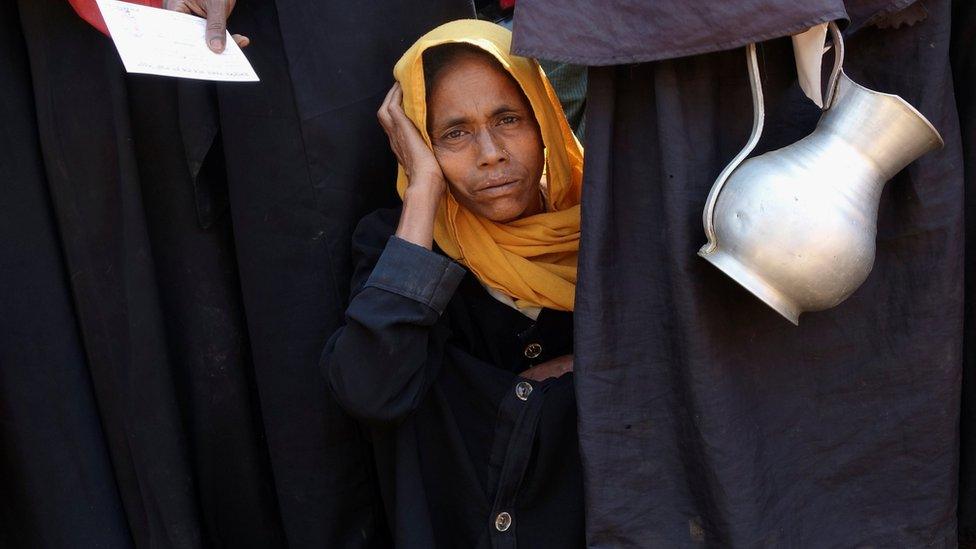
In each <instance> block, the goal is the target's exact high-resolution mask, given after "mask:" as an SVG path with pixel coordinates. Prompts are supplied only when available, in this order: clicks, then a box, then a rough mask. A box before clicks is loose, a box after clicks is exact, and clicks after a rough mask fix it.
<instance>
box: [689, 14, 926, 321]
mask: <svg viewBox="0 0 976 549" xmlns="http://www.w3.org/2000/svg"><path fill="white" fill-rule="evenodd" d="M830 33H831V37H832V42H833V49H834V51H835V54H834V67H833V71H832V74H831V77H830V80H829V81H828V85H827V98H826V101H825V102H824V113H823V115H822V116H821V118H820V121H819V123H818V124H817V127H816V129H815V130H814V131H813V133H812V134H810V135H808V136H807V137H805V138H803V139H801V140H800V141H797V142H796V143H793V144H792V145H789V146H786V147H784V148H782V149H779V150H775V151H771V152H768V153H765V154H762V155H759V156H757V157H754V158H750V159H748V160H746V157H747V156H748V155H749V153H750V152H752V150H753V148H754V147H755V146H756V143H757V142H758V141H759V136H760V135H761V134H762V127H763V118H764V116H765V114H764V106H763V94H762V83H761V82H760V78H759V68H758V62H757V60H756V46H755V44H750V45H749V46H748V47H747V52H746V53H747V59H748V67H749V79H750V83H751V85H752V99H753V108H754V109H755V111H754V120H753V128H752V135H751V137H750V138H749V141H748V143H747V144H746V146H745V148H744V149H743V150H742V151H740V152H739V154H738V155H737V156H736V157H735V158H734V159H733V160H732V162H731V163H730V164H729V165H728V166H726V168H725V170H723V171H722V173H721V174H720V175H719V177H718V179H717V180H716V181H715V184H714V185H713V186H712V190H711V191H710V192H709V194H708V199H707V201H706V204H705V210H704V213H703V218H704V225H705V234H706V236H707V237H708V243H707V244H705V245H704V246H703V247H702V248H701V250H699V252H698V255H700V256H701V257H703V258H705V259H707V260H708V261H709V262H711V263H712V264H713V265H715V266H716V267H718V268H719V269H721V270H722V271H723V272H725V273H726V274H727V275H729V276H730V277H732V279H734V280H735V281H736V282H738V283H739V284H741V285H742V286H745V288H746V289H748V290H749V291H750V292H752V293H753V294H755V295H756V297H758V298H759V299H761V300H763V301H764V302H765V303H766V304H767V305H769V306H770V307H772V308H773V309H775V310H776V311H777V312H778V313H780V314H781V315H783V316H784V317H786V318H787V319H789V320H790V321H792V322H793V323H794V324H798V323H799V317H800V313H802V312H804V311H820V310H823V309H829V308H830V307H834V306H836V305H837V304H839V303H840V302H842V301H844V300H845V299H846V298H847V297H848V296H850V295H851V294H852V293H853V292H854V290H856V289H857V288H858V287H859V286H860V285H861V284H862V283H863V282H864V280H865V279H866V278H867V276H868V273H870V272H871V268H872V266H873V264H874V253H875V236H876V233H877V217H878V202H879V201H880V197H881V190H882V188H883V187H884V184H885V183H886V182H887V181H888V180H889V179H891V178H892V177H894V175H895V174H896V173H898V172H899V171H901V170H902V168H904V167H905V166H907V165H908V164H910V163H911V162H912V161H914V160H915V159H916V158H918V157H920V156H922V155H923V154H925V153H926V152H928V151H931V150H933V149H937V148H940V147H941V146H942V145H943V142H942V137H941V136H940V135H939V132H938V131H936V129H935V128H934V127H933V126H932V124H931V123H929V121H928V120H926V119H925V117H924V116H922V115H921V114H920V113H919V112H918V111H917V110H916V109H915V108H914V107H912V106H911V105H909V104H908V103H907V102H906V101H905V100H904V99H902V98H901V97H898V96H896V95H890V94H886V93H881V92H876V91H873V90H869V89H867V88H865V87H863V86H861V85H858V84H856V83H855V82H853V81H852V80H851V79H850V78H848V77H847V75H845V74H844V71H843V62H844V61H843V60H844V46H843V39H842V37H841V34H840V30H839V29H838V28H837V25H836V24H834V23H831V24H830ZM825 51H826V50H825Z"/></svg>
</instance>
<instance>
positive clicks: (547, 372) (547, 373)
mask: <svg viewBox="0 0 976 549" xmlns="http://www.w3.org/2000/svg"><path fill="white" fill-rule="evenodd" d="M572 371H573V355H563V356H560V357H556V358H554V359H552V360H547V361H545V362H543V363H542V364H537V365H535V366H533V367H531V368H529V369H528V370H526V371H524V372H522V373H521V374H519V376H520V377H524V378H525V379H531V380H532V381H545V380H547V379H549V378H551V377H560V376H562V375H563V374H565V373H567V372H572Z"/></svg>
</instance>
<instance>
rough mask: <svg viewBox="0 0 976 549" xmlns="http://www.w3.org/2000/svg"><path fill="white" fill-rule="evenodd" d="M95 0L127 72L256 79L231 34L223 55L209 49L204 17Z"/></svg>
mask: <svg viewBox="0 0 976 549" xmlns="http://www.w3.org/2000/svg"><path fill="white" fill-rule="evenodd" d="M97 1H98V8H99V9H100V10H101V12H102V18H103V19H105V25H106V26H107V27H108V31H109V33H110V34H111V35H112V40H113V41H114V42H115V47H116V49H117V50H118V51H119V57H121V58H122V64H123V65H124V66H125V70H126V71H128V72H134V73H140V74H157V75H160V76H175V77H178V78H193V79H196V80H219V81H225V82H256V81H258V75H257V74H255V73H254V69H253V68H252V67H251V64H250V63H249V62H248V61H247V58H246V57H244V53H243V52H242V51H241V49H240V48H239V47H237V44H236V43H235V42H234V39H233V38H231V36H230V33H228V34H227V37H226V40H227V45H226V46H225V47H224V51H223V52H222V53H219V54H218V53H214V52H212V51H210V49H209V48H208V47H207V44H206V41H205V36H206V24H207V22H206V20H205V19H202V18H200V17H195V16H193V15H187V14H185V13H178V12H175V11H169V10H163V9H159V8H151V7H149V6H142V5H139V4H130V3H128V2H120V1H118V0H97Z"/></svg>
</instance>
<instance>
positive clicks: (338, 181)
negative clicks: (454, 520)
mask: <svg viewBox="0 0 976 549" xmlns="http://www.w3.org/2000/svg"><path fill="white" fill-rule="evenodd" d="M471 14H472V6H471V3H470V1H469V0H435V1H432V2H425V3H424V7H423V9H417V3H416V2H415V1H412V0H390V1H385V2H309V1H307V0H274V1H272V0H241V1H238V2H237V5H236V7H235V8H234V12H233V13H232V14H231V18H230V21H229V22H228V26H229V28H230V29H231V31H233V32H239V33H242V34H244V35H246V36H248V37H249V38H251V39H252V42H251V44H250V45H249V46H248V47H247V49H246V50H245V53H246V55H247V56H248V59H249V60H250V61H251V62H252V64H253V65H254V68H255V71H257V73H258V75H259V76H260V78H261V82H259V83H255V84H239V83H221V84H218V86H217V91H218V96H219V103H220V128H221V130H222V135H223V143H224V149H225V151H226V158H227V177H228V189H229V193H230V207H231V214H232V218H233V225H234V242H235V245H236V250H237V260H238V267H239V276H240V281H241V291H242V299H243V303H244V310H245V313H246V315H247V327H248V332H249V335H250V344H251V351H252V355H253V361H254V375H255V379H256V381H257V387H258V394H259V396H260V405H261V412H262V418H263V420H264V428H265V432H266V433H267V444H268V448H269V451H270V455H271V465H272V468H273V472H274V485H275V489H276V493H277V502H278V506H279V507H280V509H281V516H282V520H283V522H284V528H285V532H286V535H287V541H288V545H289V546H290V547H294V548H297V547H309V548H321V547H327V548H331V547H350V546H351V547H357V546H364V545H365V546H383V545H385V543H386V541H385V532H384V530H385V527H384V525H383V521H382V515H383V513H382V508H381V506H380V505H379V497H378V494H377V493H376V492H377V488H376V482H375V479H374V476H373V473H372V471H371V470H370V467H371V466H370V461H371V460H370V455H369V448H368V447H367V446H366V445H365V444H364V440H363V437H362V436H361V434H360V431H359V429H358V427H357V425H356V424H355V422H354V421H352V420H351V419H350V418H349V417H348V416H346V414H345V413H344V412H343V411H342V410H341V409H340V408H339V406H338V405H337V404H336V403H335V402H334V400H333V399H332V398H331V396H330V395H329V394H328V390H327V388H326V387H325V385H324V384H323V383H322V382H321V377H319V374H318V369H317V364H318V359H319V356H320V354H321V350H322V342H323V341H325V340H327V339H328V338H329V336H330V335H331V334H332V332H333V331H334V330H335V329H336V328H337V327H338V326H339V324H340V323H341V321H342V311H343V310H344V309H345V307H346V304H347V299H348V293H349V287H348V282H349V276H350V271H351V267H350V251H349V245H350V244H349V243H350V236H351V234H352V230H353V228H354V227H355V226H356V222H358V221H359V219H360V218H361V217H362V216H363V215H365V214H366V213H368V212H370V211H372V210H375V209H376V208H380V207H383V206H389V205H393V204H395V203H396V201H397V200H398V199H397V196H396V192H395V189H394V188H393V185H392V183H391V182H392V181H395V180H396V163H395V161H394V159H393V157H392V155H389V154H382V155H379V156H378V155H377V151H388V150H389V143H388V140H387V139H386V136H385V134H384V133H383V130H382V128H380V126H379V124H378V123H377V122H376V109H378V108H379V106H380V104H381V103H382V102H383V98H384V97H385V95H386V92H387V91H388V90H389V89H390V86H392V85H393V75H392V68H393V64H394V63H395V62H396V60H397V59H398V58H399V57H400V56H401V55H402V54H403V52H404V51H406V49H407V48H408V47H410V44H412V43H413V42H414V41H415V40H416V39H417V38H419V37H420V36H421V35H422V34H424V33H425V32H427V31H429V30H430V29H432V28H434V27H436V26H437V25H440V24H442V23H445V22H447V21H450V20H453V19H459V18H464V17H470V16H471Z"/></svg>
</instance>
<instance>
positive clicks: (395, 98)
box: [390, 82, 409, 122]
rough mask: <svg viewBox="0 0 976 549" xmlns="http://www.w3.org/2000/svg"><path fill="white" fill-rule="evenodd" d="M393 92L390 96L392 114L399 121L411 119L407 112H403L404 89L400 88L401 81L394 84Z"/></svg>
mask: <svg viewBox="0 0 976 549" xmlns="http://www.w3.org/2000/svg"><path fill="white" fill-rule="evenodd" d="M392 92H393V93H392V94H391V96H390V114H391V115H392V116H393V117H394V119H396V121H397V122H403V121H405V120H409V118H407V113H405V112H403V89H402V88H400V83H399V82H397V83H396V84H395V85H394V86H393V90H392Z"/></svg>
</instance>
